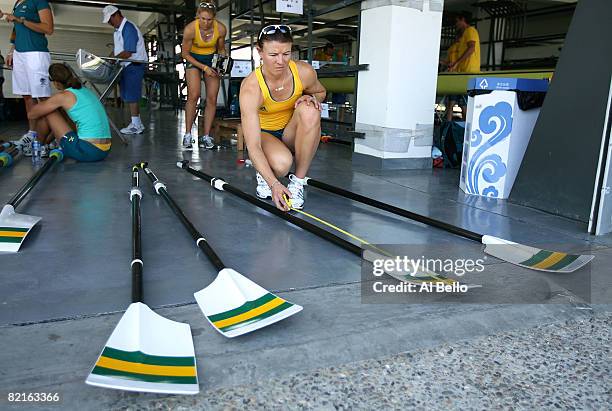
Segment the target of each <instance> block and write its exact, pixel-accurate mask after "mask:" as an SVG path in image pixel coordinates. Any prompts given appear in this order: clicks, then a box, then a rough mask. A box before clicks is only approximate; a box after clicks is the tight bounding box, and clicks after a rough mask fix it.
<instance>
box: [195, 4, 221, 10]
mask: <svg viewBox="0 0 612 411" xmlns="http://www.w3.org/2000/svg"><path fill="white" fill-rule="evenodd" d="M198 7H199V8H201V9H216V8H217V6H215V5H214V4H213V3H200V5H199V6H198Z"/></svg>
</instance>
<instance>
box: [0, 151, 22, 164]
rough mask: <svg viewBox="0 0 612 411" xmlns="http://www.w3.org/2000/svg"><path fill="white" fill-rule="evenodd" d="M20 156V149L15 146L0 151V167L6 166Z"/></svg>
mask: <svg viewBox="0 0 612 411" xmlns="http://www.w3.org/2000/svg"><path fill="white" fill-rule="evenodd" d="M21 157H22V154H21V151H19V149H18V148H17V147H15V146H12V147H8V148H7V149H6V150H4V151H0V168H6V167H10V166H11V165H13V163H14V162H15V161H17V160H19V159H20V158H21Z"/></svg>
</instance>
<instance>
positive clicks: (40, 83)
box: [13, 50, 51, 98]
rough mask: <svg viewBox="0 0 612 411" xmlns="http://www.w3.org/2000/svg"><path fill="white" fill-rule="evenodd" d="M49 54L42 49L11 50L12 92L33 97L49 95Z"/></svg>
mask: <svg viewBox="0 0 612 411" xmlns="http://www.w3.org/2000/svg"><path fill="white" fill-rule="evenodd" d="M50 65H51V55H50V54H49V53H48V52H44V51H28V52H25V53H20V52H18V51H17V50H15V51H14V52H13V94H17V95H19V96H32V97H34V98H39V97H50V96H51V84H49V66H50Z"/></svg>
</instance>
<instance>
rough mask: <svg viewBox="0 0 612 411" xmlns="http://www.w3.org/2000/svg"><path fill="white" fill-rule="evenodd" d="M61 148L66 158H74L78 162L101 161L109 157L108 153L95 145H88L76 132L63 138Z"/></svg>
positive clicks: (70, 132)
mask: <svg viewBox="0 0 612 411" xmlns="http://www.w3.org/2000/svg"><path fill="white" fill-rule="evenodd" d="M60 147H61V148H62V151H63V152H64V155H65V156H67V157H70V158H74V159H75V160H76V161H83V162H92V161H100V160H104V159H105V158H106V156H108V151H104V150H100V149H99V148H98V147H96V146H94V145H93V144H91V143H88V142H87V140H84V139H81V138H79V135H78V134H77V133H75V132H74V131H69V132H68V133H66V135H65V136H64V137H62V139H61V140H60ZM109 151H110V150H109Z"/></svg>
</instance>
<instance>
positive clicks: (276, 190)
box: [271, 180, 291, 211]
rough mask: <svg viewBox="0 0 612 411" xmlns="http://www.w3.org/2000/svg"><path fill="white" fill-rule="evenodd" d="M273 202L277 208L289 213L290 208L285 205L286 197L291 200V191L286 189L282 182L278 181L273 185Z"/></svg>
mask: <svg viewBox="0 0 612 411" xmlns="http://www.w3.org/2000/svg"><path fill="white" fill-rule="evenodd" d="M271 190H272V201H274V205H276V208H278V209H279V210H283V211H289V206H288V205H287V203H285V199H284V198H283V196H284V195H286V196H287V197H289V198H291V191H289V189H288V188H287V187H285V186H284V185H283V184H282V183H281V182H280V181H278V180H277V181H276V182H275V183H274V184H272V187H271Z"/></svg>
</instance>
